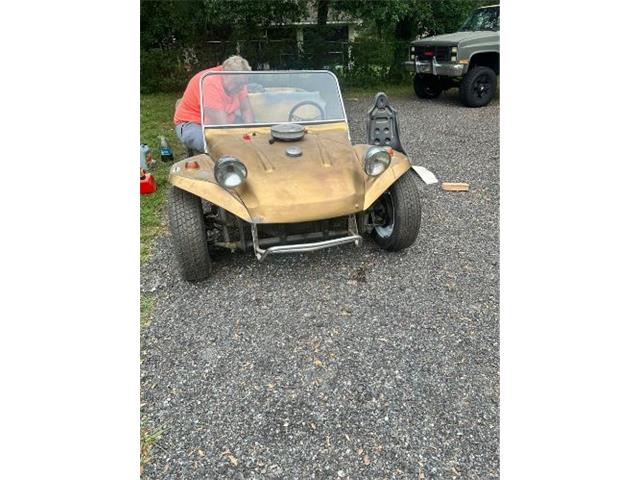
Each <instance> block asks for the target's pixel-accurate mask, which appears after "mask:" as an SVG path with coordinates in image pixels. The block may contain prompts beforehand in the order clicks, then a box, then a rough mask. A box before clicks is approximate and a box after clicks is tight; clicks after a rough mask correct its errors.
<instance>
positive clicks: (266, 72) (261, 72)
mask: <svg viewBox="0 0 640 480" xmlns="http://www.w3.org/2000/svg"><path fill="white" fill-rule="evenodd" d="M277 73H280V74H287V75H291V74H292V73H328V74H329V75H331V76H332V77H333V78H334V80H335V82H336V88H337V90H338V97H339V98H340V105H341V106H342V115H343V117H344V118H340V119H335V120H310V121H308V122H277V123H299V124H301V125H307V124H309V125H312V124H316V123H334V122H345V123H346V124H347V137H348V138H349V142H351V132H350V130H349V120H347V111H346V109H345V108H344V99H343V98H342V91H341V90H340V82H339V81H338V77H336V74H335V73H333V72H331V71H329V70H247V71H237V70H233V71H223V70H221V71H215V72H206V73H205V74H204V75H202V76H201V77H200V125H201V126H202V138H203V141H204V150H205V153H209V152H208V150H207V142H206V139H205V138H204V131H205V129H206V128H225V127H226V128H228V127H267V126H271V125H276V124H275V123H243V124H237V123H234V124H226V125H205V124H204V108H203V104H204V98H203V95H202V85H203V82H204V78H205V77H206V76H208V75H223V74H224V75H272V74H277Z"/></svg>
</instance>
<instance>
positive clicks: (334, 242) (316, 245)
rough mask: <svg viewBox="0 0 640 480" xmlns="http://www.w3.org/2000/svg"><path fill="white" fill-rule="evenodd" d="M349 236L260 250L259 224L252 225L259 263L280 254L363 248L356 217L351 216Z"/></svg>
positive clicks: (254, 246)
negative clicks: (351, 247) (346, 246)
mask: <svg viewBox="0 0 640 480" xmlns="http://www.w3.org/2000/svg"><path fill="white" fill-rule="evenodd" d="M348 225H349V227H348V229H349V234H350V235H348V236H346V237H340V238H333V239H331V240H323V241H321V242H309V243H298V244H293V245H276V246H275V247H269V248H267V249H263V248H260V241H259V238H258V224H257V223H252V224H251V236H252V237H253V250H254V252H255V254H256V258H257V259H258V261H259V262H262V261H264V259H265V258H267V256H268V255H271V254H278V253H306V252H314V251H316V250H322V249H325V248H330V247H336V246H338V245H346V244H347V243H354V244H355V245H356V247H360V246H362V237H361V236H360V235H359V234H358V224H357V222H356V217H355V215H349V219H348Z"/></svg>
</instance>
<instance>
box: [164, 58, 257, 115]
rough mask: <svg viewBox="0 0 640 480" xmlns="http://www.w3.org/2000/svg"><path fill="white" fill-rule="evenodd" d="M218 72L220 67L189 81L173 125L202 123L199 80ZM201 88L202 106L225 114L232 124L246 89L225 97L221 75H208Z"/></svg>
mask: <svg viewBox="0 0 640 480" xmlns="http://www.w3.org/2000/svg"><path fill="white" fill-rule="evenodd" d="M220 71H222V65H219V66H217V67H214V68H208V69H206V70H202V71H201V72H198V73H196V74H195V75H194V76H193V78H192V79H191V80H189V84H188V85H187V89H186V90H185V91H184V95H182V101H181V102H180V105H178V108H177V109H176V113H175V115H174V116H173V123H175V124H176V125H177V124H179V123H182V122H195V123H201V122H202V117H201V115H200V79H201V78H202V75H204V74H205V73H207V72H220ZM203 87H204V92H205V94H204V104H205V105H206V106H207V107H209V108H215V109H216V110H221V111H223V112H225V113H227V116H228V118H229V123H233V118H234V116H235V112H236V110H238V109H239V108H240V100H241V99H242V98H244V97H246V96H247V95H248V94H247V88H246V87H245V88H243V89H242V90H240V92H238V93H237V94H235V95H227V92H226V91H225V89H224V85H223V84H222V75H209V76H208V77H207V78H205V79H204V84H203Z"/></svg>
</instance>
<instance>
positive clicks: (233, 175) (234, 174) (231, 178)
mask: <svg viewBox="0 0 640 480" xmlns="http://www.w3.org/2000/svg"><path fill="white" fill-rule="evenodd" d="M213 174H214V175H215V177H216V182H218V185H221V186H223V187H225V188H236V187H237V186H238V185H240V184H241V183H242V182H244V180H245V179H246V178H247V167H245V166H244V163H242V162H241V161H240V160H238V159H237V158H236V157H232V156H231V155H223V156H222V157H220V158H219V159H218V160H217V161H216V165H215V167H214V168H213Z"/></svg>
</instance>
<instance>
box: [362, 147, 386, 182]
mask: <svg viewBox="0 0 640 480" xmlns="http://www.w3.org/2000/svg"><path fill="white" fill-rule="evenodd" d="M390 163H391V155H389V152H387V150H386V149H385V148H384V147H369V150H367V153H365V155H364V171H365V172H367V175H371V176H372V177H377V176H378V175H380V174H381V173H382V172H384V171H385V170H386V169H387V167H388V166H389V164H390Z"/></svg>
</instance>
